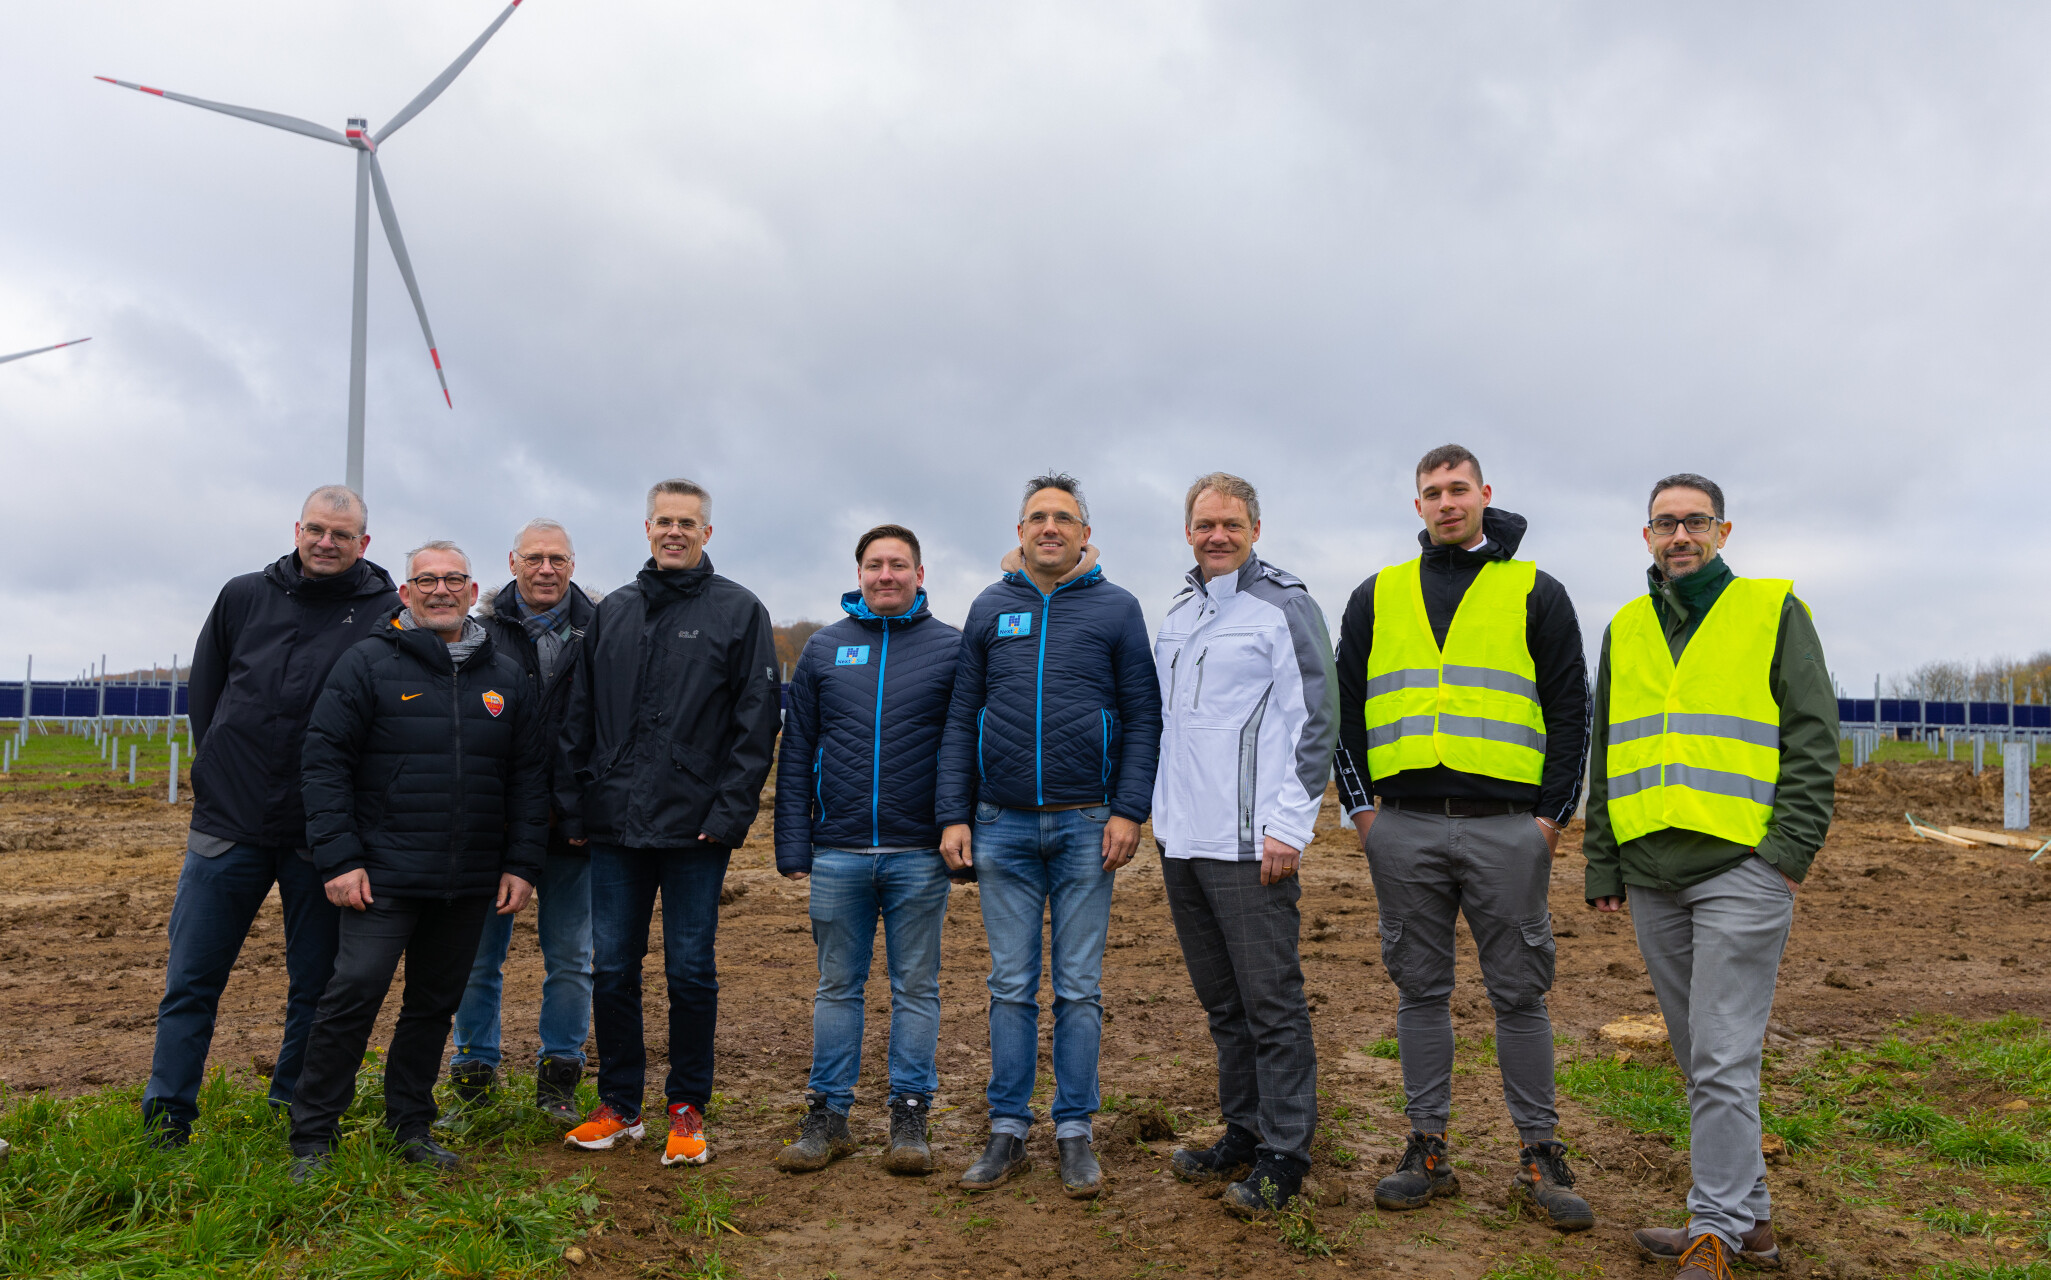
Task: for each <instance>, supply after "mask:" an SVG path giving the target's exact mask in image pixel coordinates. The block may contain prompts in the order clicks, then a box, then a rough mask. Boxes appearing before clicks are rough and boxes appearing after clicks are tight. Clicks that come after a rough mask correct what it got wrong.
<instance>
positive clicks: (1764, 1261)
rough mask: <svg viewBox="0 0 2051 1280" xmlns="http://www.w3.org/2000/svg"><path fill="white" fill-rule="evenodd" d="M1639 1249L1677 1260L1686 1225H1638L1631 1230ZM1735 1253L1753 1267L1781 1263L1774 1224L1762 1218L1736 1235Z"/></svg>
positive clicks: (1661, 1258) (1660, 1259)
mask: <svg viewBox="0 0 2051 1280" xmlns="http://www.w3.org/2000/svg"><path fill="white" fill-rule="evenodd" d="M1631 1239H1632V1240H1633V1241H1634V1242H1636V1244H1637V1246H1638V1252H1640V1253H1642V1254H1644V1255H1645V1256H1646V1257H1647V1258H1650V1259H1651V1260H1652V1261H1654V1262H1677V1261H1679V1260H1680V1257H1681V1255H1682V1254H1684V1253H1686V1252H1687V1251H1688V1232H1687V1229H1686V1228H1685V1227H1640V1228H1638V1230H1636V1231H1633V1232H1632V1233H1631ZM1738 1256H1739V1257H1740V1258H1743V1259H1744V1260H1745V1261H1746V1262H1749V1263H1751V1264H1752V1265H1753V1266H1755V1267H1769V1268H1770V1267H1777V1266H1779V1265H1780V1243H1779V1242H1778V1241H1777V1240H1775V1239H1774V1238H1773V1224H1772V1223H1771V1222H1762V1223H1760V1224H1759V1225H1757V1226H1755V1227H1753V1228H1752V1229H1751V1230H1750V1231H1747V1232H1746V1233H1745V1234H1743V1235H1741V1236H1739V1237H1738Z"/></svg>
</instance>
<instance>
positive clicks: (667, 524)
mask: <svg viewBox="0 0 2051 1280" xmlns="http://www.w3.org/2000/svg"><path fill="white" fill-rule="evenodd" d="M648 523H650V524H652V525H654V526H655V527H656V528H658V529H660V530H662V531H663V532H664V533H668V532H669V531H670V530H672V529H674V530H676V531H677V532H678V533H696V532H697V531H698V530H700V529H702V528H704V527H705V526H704V525H702V524H699V523H698V522H697V521H696V520H693V519H692V518H691V517H689V516H685V517H684V518H683V519H681V520H677V519H672V518H671V517H669V516H657V517H655V519H653V520H650V521H649V522H648Z"/></svg>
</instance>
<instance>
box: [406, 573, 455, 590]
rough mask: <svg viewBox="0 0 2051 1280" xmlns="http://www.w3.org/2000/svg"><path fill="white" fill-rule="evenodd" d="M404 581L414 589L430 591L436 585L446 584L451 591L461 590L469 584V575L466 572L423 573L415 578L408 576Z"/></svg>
mask: <svg viewBox="0 0 2051 1280" xmlns="http://www.w3.org/2000/svg"><path fill="white" fill-rule="evenodd" d="M406 581H408V582H410V583H412V584H413V589H414V590H415V591H432V590H434V589H435V588H436V587H441V586H446V587H447V588H448V589H449V590H451V591H461V590H462V589H463V588H465V587H467V586H469V585H470V575H469V574H467V573H423V574H421V575H420V576H419V577H417V578H408V579H406Z"/></svg>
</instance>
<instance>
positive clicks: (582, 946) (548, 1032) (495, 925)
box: [451, 853, 591, 1067]
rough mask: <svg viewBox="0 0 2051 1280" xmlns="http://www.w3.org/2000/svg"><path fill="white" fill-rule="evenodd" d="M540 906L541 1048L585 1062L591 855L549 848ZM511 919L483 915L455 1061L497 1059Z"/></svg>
mask: <svg viewBox="0 0 2051 1280" xmlns="http://www.w3.org/2000/svg"><path fill="white" fill-rule="evenodd" d="M534 888H535V897H536V898H537V899H538V902H539V905H538V906H537V907H536V908H535V917H536V919H535V929H536V932H537V933H539V934H540V940H541V965H542V971H543V977H542V980H541V1053H540V1055H539V1056H540V1057H542V1058H557V1059H561V1060H563V1061H567V1062H574V1063H577V1064H578V1065H580V1066H581V1065H583V1062H584V1037H585V1036H586V1035H587V1034H589V1033H590V1031H591V859H590V858H588V857H586V856H584V855H583V854H563V853H552V854H550V855H549V857H548V861H547V862H546V863H545V864H543V866H542V868H541V883H540V884H538V885H536V886H534ZM513 920H514V917H512V916H502V915H498V914H496V913H494V914H492V915H490V916H487V917H485V921H484V937H483V938H481V939H480V940H479V941H478V943H477V962H476V963H475V964H473V965H471V966H470V985H469V986H467V987H465V988H464V989H463V1003H462V1006H461V1007H459V1008H458V1009H457V1010H456V1056H455V1057H454V1059H452V1060H451V1065H452V1066H453V1065H454V1064H455V1063H461V1062H482V1063H484V1064H485V1065H487V1066H491V1067H496V1066H498V1064H499V1056H500V1055H499V998H500V996H501V995H502V994H503V993H504V991H505V979H504V977H503V976H502V971H503V970H504V968H505V964H506V950H507V948H508V947H510V946H511V945H512V941H513Z"/></svg>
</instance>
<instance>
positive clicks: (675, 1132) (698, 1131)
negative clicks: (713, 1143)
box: [662, 1102, 712, 1165]
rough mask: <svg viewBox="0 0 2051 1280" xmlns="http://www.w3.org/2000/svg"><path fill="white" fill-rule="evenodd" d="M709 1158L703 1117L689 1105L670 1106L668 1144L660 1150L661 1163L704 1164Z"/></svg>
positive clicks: (709, 1153)
mask: <svg viewBox="0 0 2051 1280" xmlns="http://www.w3.org/2000/svg"><path fill="white" fill-rule="evenodd" d="M711 1158H712V1149H711V1148H710V1147H708V1146H706V1145H705V1117H704V1116H702V1115H700V1114H699V1113H698V1108H696V1107H694V1106H692V1105H690V1104H689V1103H686V1102H678V1103H673V1104H671V1106H670V1109H669V1142H668V1143H667V1144H666V1145H665V1146H664V1147H663V1149H662V1163H663V1164H664V1165H672V1164H704V1163H705V1162H706V1161H707V1160H710V1159H711Z"/></svg>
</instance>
